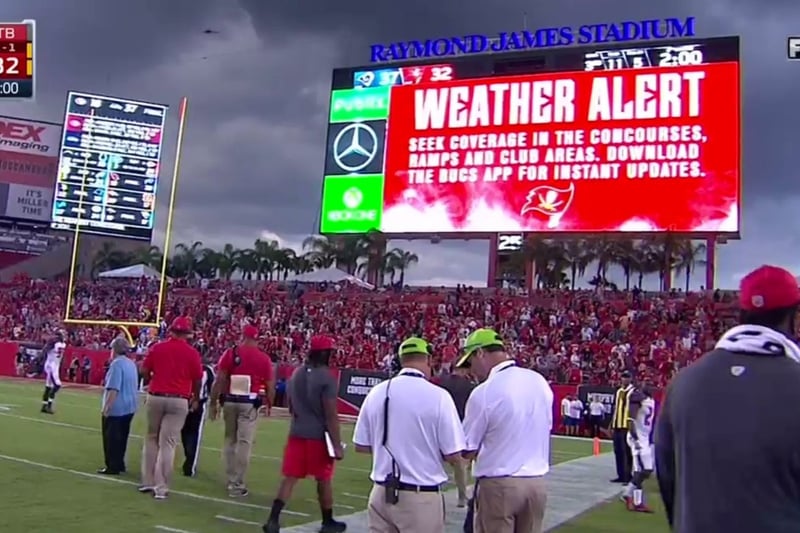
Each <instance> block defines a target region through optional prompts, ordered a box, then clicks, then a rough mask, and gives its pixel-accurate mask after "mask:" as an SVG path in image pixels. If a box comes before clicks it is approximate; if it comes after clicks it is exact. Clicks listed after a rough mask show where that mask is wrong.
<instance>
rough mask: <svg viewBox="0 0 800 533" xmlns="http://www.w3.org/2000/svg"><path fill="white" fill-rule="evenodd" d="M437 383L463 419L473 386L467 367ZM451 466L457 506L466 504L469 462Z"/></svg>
mask: <svg viewBox="0 0 800 533" xmlns="http://www.w3.org/2000/svg"><path fill="white" fill-rule="evenodd" d="M439 385H440V386H441V387H442V388H444V390H446V391H447V392H449V393H450V396H452V397H453V402H454V403H455V404H456V410H457V411H458V418H459V419H461V421H462V422H463V421H464V409H465V408H466V405H467V399H469V395H470V394H471V393H472V389H474V388H475V383H473V382H472V380H470V379H469V369H467V368H458V367H456V368H454V369H453V371H452V372H451V373H450V374H448V375H446V376H442V379H441V380H440V381H439ZM452 466H453V476H454V477H455V480H456V489H457V490H458V507H466V506H467V470H468V468H469V463H468V462H467V461H462V462H460V463H458V464H454V465H452Z"/></svg>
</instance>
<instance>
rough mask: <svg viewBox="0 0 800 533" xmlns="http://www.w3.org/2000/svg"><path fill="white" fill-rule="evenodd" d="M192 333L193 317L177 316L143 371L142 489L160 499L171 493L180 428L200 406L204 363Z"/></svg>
mask: <svg viewBox="0 0 800 533" xmlns="http://www.w3.org/2000/svg"><path fill="white" fill-rule="evenodd" d="M191 334H192V321H191V319H189V318H187V317H178V318H176V319H175V320H174V321H173V322H172V325H171V327H170V338H169V339H167V340H165V341H163V342H159V343H157V344H155V345H154V346H153V347H152V348H150V351H149V352H148V354H147V356H146V357H145V359H144V361H143V362H142V367H141V370H140V371H141V374H142V377H143V378H144V379H145V380H149V388H148V394H147V405H146V412H147V435H146V436H145V439H144V450H143V452H142V483H141V485H140V486H139V492H142V493H152V494H153V496H154V497H155V498H156V499H157V500H164V499H166V498H167V496H168V495H169V483H170V480H171V479H172V471H173V468H174V463H175V447H176V446H177V445H178V443H179V442H180V438H181V428H183V423H184V422H185V421H186V415H187V414H188V413H189V410H190V409H197V407H198V400H197V399H198V397H199V393H200V383H201V380H202V379H203V365H202V363H201V361H200V353H199V352H198V351H197V350H195V349H194V348H193V347H192V346H191V345H189V343H188V342H187V341H188V339H189V338H190V337H191Z"/></svg>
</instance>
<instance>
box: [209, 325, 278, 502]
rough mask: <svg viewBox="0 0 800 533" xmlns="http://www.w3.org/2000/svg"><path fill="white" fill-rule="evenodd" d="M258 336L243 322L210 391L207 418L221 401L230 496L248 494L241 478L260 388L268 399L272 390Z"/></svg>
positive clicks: (272, 381) (252, 436)
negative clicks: (235, 341)
mask: <svg viewBox="0 0 800 533" xmlns="http://www.w3.org/2000/svg"><path fill="white" fill-rule="evenodd" d="M258 337H259V333H258V328H257V327H255V326H253V325H250V324H247V325H246V326H244V328H242V340H241V342H240V343H239V345H238V346H236V347H234V348H231V349H229V350H226V351H225V353H223V354H222V357H221V358H220V360H219V364H218V365H217V379H216V381H215V383H214V387H213V388H212V390H211V401H210V405H211V408H210V412H209V416H210V418H211V420H216V419H217V416H218V414H219V407H220V404H222V411H223V419H224V422H225V443H224V445H223V449H222V456H223V459H224V462H225V475H226V477H227V488H228V496H230V497H231V498H241V497H243V496H247V494H248V490H247V485H246V484H245V481H244V479H245V476H246V475H247V467H248V466H249V465H250V451H251V450H252V448H253V442H254V440H255V434H256V422H257V421H258V409H259V408H260V407H261V401H262V396H261V391H262V390H265V391H266V392H267V401H272V398H273V395H274V391H275V378H274V377H273V376H274V373H273V370H272V361H271V360H270V358H269V356H268V355H267V354H265V353H264V352H262V351H261V350H260V349H259V348H258Z"/></svg>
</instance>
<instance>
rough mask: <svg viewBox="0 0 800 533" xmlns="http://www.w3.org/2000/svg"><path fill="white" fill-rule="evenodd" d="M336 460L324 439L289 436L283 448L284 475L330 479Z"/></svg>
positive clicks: (322, 479) (299, 477)
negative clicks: (329, 453)
mask: <svg viewBox="0 0 800 533" xmlns="http://www.w3.org/2000/svg"><path fill="white" fill-rule="evenodd" d="M333 463H334V460H333V458H331V457H330V456H329V455H328V448H327V446H325V441H324V440H315V439H301V438H299V437H289V440H288V441H287V442H286V448H284V449H283V469H282V470H283V475H284V476H286V477H293V478H298V479H303V478H306V477H313V478H314V479H316V480H317V481H330V479H331V478H332V477H333Z"/></svg>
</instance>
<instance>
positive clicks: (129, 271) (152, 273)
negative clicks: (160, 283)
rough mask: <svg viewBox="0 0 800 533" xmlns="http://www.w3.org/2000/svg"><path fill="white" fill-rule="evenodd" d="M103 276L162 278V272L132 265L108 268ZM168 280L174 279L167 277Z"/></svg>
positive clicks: (144, 266) (143, 265)
mask: <svg viewBox="0 0 800 533" xmlns="http://www.w3.org/2000/svg"><path fill="white" fill-rule="evenodd" d="M99 277H101V278H147V279H161V274H160V273H159V272H157V271H156V269H154V268H152V267H149V266H147V265H145V264H144V263H142V264H139V265H131V266H126V267H122V268H115V269H114V270H107V271H105V272H102V273H101V274H100V276H99ZM167 280H168V281H172V280H170V279H169V278H167Z"/></svg>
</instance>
